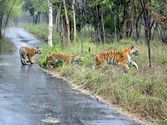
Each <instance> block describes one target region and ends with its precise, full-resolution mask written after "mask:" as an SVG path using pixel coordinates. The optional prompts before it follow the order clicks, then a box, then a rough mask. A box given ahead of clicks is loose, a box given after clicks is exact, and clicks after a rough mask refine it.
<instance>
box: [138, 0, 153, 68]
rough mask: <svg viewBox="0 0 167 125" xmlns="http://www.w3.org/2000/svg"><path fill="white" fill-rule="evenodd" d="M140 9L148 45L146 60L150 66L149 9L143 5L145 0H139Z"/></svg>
mask: <svg viewBox="0 0 167 125" xmlns="http://www.w3.org/2000/svg"><path fill="white" fill-rule="evenodd" d="M140 3H141V6H142V9H143V10H144V30H145V35H146V41H147V47H148V60H149V67H150V68H151V67H152V65H151V47H150V40H151V28H152V27H151V16H150V14H149V11H148V10H147V9H146V7H145V4H146V3H145V1H144V0H140Z"/></svg>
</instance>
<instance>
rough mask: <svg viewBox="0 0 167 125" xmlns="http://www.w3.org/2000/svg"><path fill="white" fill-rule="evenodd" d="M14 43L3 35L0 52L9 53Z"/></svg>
mask: <svg viewBox="0 0 167 125" xmlns="http://www.w3.org/2000/svg"><path fill="white" fill-rule="evenodd" d="M13 47H14V45H13V44H12V43H11V42H10V41H9V40H8V38H6V37H4V38H3V40H1V42H0V53H9V52H11V51H12V50H13Z"/></svg>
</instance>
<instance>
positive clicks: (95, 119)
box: [0, 28, 139, 125]
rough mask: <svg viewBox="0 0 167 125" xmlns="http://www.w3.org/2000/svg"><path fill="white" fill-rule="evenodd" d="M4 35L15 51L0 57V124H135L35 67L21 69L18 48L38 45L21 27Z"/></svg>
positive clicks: (9, 29) (12, 29)
mask: <svg viewBox="0 0 167 125" xmlns="http://www.w3.org/2000/svg"><path fill="white" fill-rule="evenodd" d="M6 36H7V37H8V38H9V39H11V41H12V42H13V43H14V44H15V45H16V51H14V52H13V53H10V54H6V55H0V125H139V124H137V123H135V122H134V121H132V120H130V119H128V118H126V117H124V116H121V115H120V114H119V113H117V112H116V111H115V110H114V108H112V107H109V106H107V105H106V104H103V103H101V102H99V101H97V100H95V99H93V98H91V97H89V96H87V95H84V94H82V93H80V92H79V91H77V90H74V89H72V87H71V86H70V85H69V84H67V83H66V82H65V81H63V80H62V79H59V78H55V77H52V76H51V75H50V74H47V73H45V72H43V71H42V70H41V69H40V68H38V66H37V65H35V64H34V65H32V66H21V64H20V62H19V55H18V48H19V47H20V46H21V45H28V46H37V45H39V44H41V43H40V42H39V41H38V40H37V39H35V38H34V37H33V36H32V35H31V34H29V33H27V32H26V31H24V30H23V29H21V28H8V29H7V30H6Z"/></svg>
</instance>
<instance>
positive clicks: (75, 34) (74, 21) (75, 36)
mask: <svg viewBox="0 0 167 125" xmlns="http://www.w3.org/2000/svg"><path fill="white" fill-rule="evenodd" d="M72 12H73V25H74V33H73V42H74V43H76V39H77V31H76V19H75V18H76V17H75V0H73V1H72Z"/></svg>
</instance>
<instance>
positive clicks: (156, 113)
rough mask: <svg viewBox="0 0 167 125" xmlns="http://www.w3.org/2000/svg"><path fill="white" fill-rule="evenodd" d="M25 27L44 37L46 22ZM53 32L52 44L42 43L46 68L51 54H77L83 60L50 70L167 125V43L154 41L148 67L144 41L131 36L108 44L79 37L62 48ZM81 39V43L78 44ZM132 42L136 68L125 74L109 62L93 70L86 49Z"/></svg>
mask: <svg viewBox="0 0 167 125" xmlns="http://www.w3.org/2000/svg"><path fill="white" fill-rule="evenodd" d="M25 29H26V30H28V31H30V32H32V33H33V34H35V35H36V36H37V37H38V38H41V39H44V40H46V39H47V32H44V31H47V30H46V29H47V26H46V25H27V26H25ZM57 36H58V35H56V31H54V37H53V44H54V47H52V48H49V47H48V46H47V45H46V46H43V48H42V50H43V53H42V55H41V57H40V63H41V65H42V66H43V67H45V68H47V67H46V63H45V61H46V57H47V56H48V55H49V54H51V53H68V54H79V55H81V56H82V57H83V61H82V63H81V64H79V65H74V64H69V65H63V66H62V67H57V68H55V69H54V70H53V72H55V73H57V74H61V75H62V76H65V77H67V78H69V79H71V80H72V81H73V82H74V83H76V84H77V85H79V86H81V87H82V88H84V89H87V90H89V91H90V92H92V93H94V94H96V95H100V96H101V97H103V98H104V99H105V100H107V101H108V102H110V103H112V104H116V105H119V106H121V107H124V108H125V109H126V110H127V111H129V112H131V113H135V114H137V115H138V116H140V117H142V118H145V119H146V120H148V121H151V122H153V123H157V124H164V125H165V124H166V123H167V121H166V119H167V109H166V107H167V56H166V53H167V45H166V44H164V43H162V42H160V41H153V42H152V44H151V50H152V57H151V58H152V63H153V64H152V65H153V68H151V69H150V68H149V66H148V57H147V54H146V53H147V47H146V46H145V42H140V43H136V42H135V41H134V40H131V39H122V40H119V41H116V40H115V41H112V42H110V43H107V42H106V43H104V44H98V43H93V42H92V41H91V39H88V38H83V37H82V36H80V38H78V41H77V43H75V44H67V45H65V46H63V47H62V45H61V42H60V41H61V40H60V39H59V37H57ZM81 38H82V42H83V44H82V43H81ZM131 45H134V46H136V47H138V48H139V53H140V55H139V56H138V57H132V60H134V61H135V62H136V63H137V64H138V65H139V69H138V70H136V69H134V68H133V67H131V68H130V70H129V72H128V73H127V74H125V73H124V72H123V70H122V68H121V67H119V66H115V65H111V66H108V67H107V68H106V69H105V70H99V69H96V70H93V68H92V66H93V65H94V64H95V60H94V57H92V55H91V54H90V53H89V52H88V49H89V47H91V53H93V54H96V53H98V52H100V51H103V50H109V49H111V48H112V49H114V50H122V49H125V48H127V47H130V46H131Z"/></svg>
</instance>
